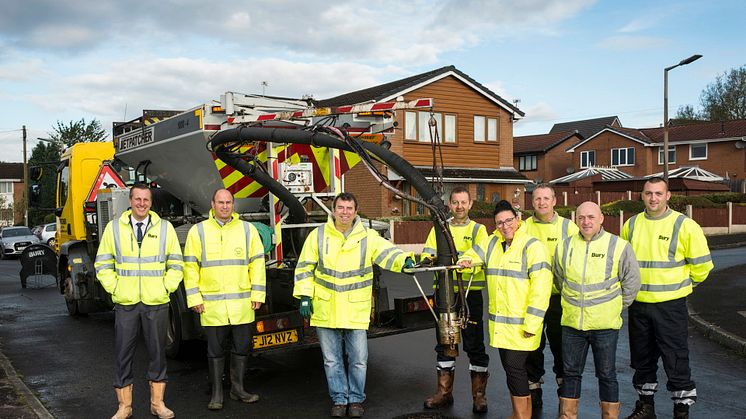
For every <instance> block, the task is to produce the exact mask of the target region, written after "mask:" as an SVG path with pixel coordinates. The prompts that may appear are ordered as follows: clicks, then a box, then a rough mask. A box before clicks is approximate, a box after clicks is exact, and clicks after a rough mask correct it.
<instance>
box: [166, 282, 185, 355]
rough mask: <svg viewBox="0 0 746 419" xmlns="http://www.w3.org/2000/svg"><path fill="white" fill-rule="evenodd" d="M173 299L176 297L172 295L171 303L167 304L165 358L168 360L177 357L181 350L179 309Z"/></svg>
mask: <svg viewBox="0 0 746 419" xmlns="http://www.w3.org/2000/svg"><path fill="white" fill-rule="evenodd" d="M174 298H176V297H175V296H174V295H172V296H171V301H169V303H168V330H167V331H166V356H167V357H169V358H176V357H177V356H179V350H180V349H181V316H180V315H179V307H178V305H177V304H176V302H175V301H174Z"/></svg>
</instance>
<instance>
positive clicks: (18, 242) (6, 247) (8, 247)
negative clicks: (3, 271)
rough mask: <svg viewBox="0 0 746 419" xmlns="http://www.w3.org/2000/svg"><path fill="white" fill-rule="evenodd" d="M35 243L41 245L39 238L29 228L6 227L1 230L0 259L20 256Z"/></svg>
mask: <svg viewBox="0 0 746 419" xmlns="http://www.w3.org/2000/svg"><path fill="white" fill-rule="evenodd" d="M35 243H39V238H38V237H36V236H34V235H33V233H31V229H29V228H28V227H5V228H3V229H2V230H0V257H8V256H19V255H20V254H21V253H22V252H23V249H25V248H26V247H28V246H30V245H32V244H35Z"/></svg>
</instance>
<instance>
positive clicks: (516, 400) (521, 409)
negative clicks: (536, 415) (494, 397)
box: [508, 396, 531, 419]
mask: <svg viewBox="0 0 746 419" xmlns="http://www.w3.org/2000/svg"><path fill="white" fill-rule="evenodd" d="M510 402H511V403H512V404H513V414H512V415H510V417H508V419H531V396H510Z"/></svg>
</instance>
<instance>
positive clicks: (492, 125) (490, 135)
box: [487, 118, 497, 142]
mask: <svg viewBox="0 0 746 419" xmlns="http://www.w3.org/2000/svg"><path fill="white" fill-rule="evenodd" d="M487 141H489V142H497V118H487Z"/></svg>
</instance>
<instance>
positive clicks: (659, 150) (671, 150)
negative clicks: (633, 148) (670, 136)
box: [658, 144, 676, 166]
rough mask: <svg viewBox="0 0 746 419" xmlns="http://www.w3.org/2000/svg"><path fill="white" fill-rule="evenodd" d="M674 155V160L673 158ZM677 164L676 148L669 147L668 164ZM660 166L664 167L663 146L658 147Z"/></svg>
mask: <svg viewBox="0 0 746 419" xmlns="http://www.w3.org/2000/svg"><path fill="white" fill-rule="evenodd" d="M671 153H673V158H671ZM671 163H674V164H675V163H676V146H675V145H670V144H669V145H668V164H671ZM658 166H663V146H659V147H658Z"/></svg>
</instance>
